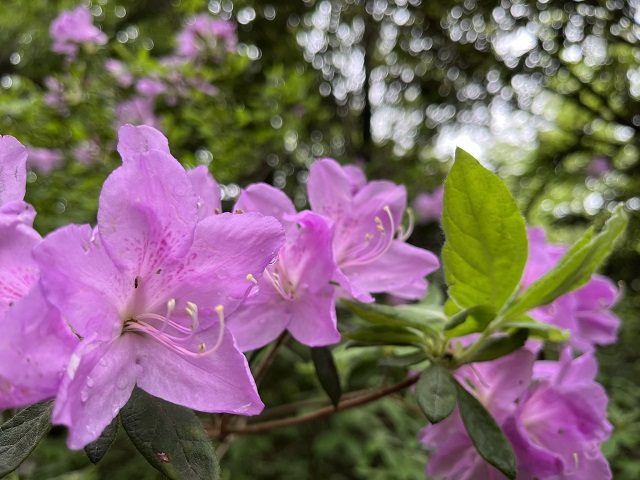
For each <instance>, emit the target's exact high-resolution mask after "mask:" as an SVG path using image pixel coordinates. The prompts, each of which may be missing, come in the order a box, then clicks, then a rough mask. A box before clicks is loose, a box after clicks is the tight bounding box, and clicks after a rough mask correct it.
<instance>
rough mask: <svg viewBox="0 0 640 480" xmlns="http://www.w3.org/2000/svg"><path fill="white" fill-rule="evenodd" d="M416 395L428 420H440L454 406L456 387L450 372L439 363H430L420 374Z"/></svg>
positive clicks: (432, 421) (447, 414) (451, 410)
mask: <svg viewBox="0 0 640 480" xmlns="http://www.w3.org/2000/svg"><path fill="white" fill-rule="evenodd" d="M416 397H417V399H418V405H420V408H421V409H422V411H423V412H424V414H425V415H426V416H427V418H428V419H429V421H430V422H431V423H438V422H441V421H442V420H444V419H445V418H447V417H448V416H449V415H450V414H451V412H453V409H454V408H455V406H456V387H455V385H454V383H453V380H452V378H451V374H450V373H449V372H448V371H447V369H446V368H444V367H441V366H440V365H431V366H430V367H429V368H427V369H426V370H425V371H424V372H422V375H420V380H418V384H417V385H416Z"/></svg>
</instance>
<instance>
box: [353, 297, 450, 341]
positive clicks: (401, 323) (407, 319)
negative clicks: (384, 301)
mask: <svg viewBox="0 0 640 480" xmlns="http://www.w3.org/2000/svg"><path fill="white" fill-rule="evenodd" d="M342 303H343V305H344V306H345V307H347V308H348V309H349V310H350V311H351V313H353V314H355V315H357V316H358V317H360V318H362V319H363V320H366V321H367V322H369V323H373V324H374V325H378V326H385V327H412V328H416V329H418V330H421V331H423V332H425V333H427V334H429V335H433V336H439V335H440V332H441V326H442V325H443V324H444V322H445V321H446V316H445V315H444V313H443V312H442V308H441V307H439V306H437V305H420V304H417V305H401V306H397V307H392V306H389V305H380V304H377V303H359V302H352V301H350V300H342Z"/></svg>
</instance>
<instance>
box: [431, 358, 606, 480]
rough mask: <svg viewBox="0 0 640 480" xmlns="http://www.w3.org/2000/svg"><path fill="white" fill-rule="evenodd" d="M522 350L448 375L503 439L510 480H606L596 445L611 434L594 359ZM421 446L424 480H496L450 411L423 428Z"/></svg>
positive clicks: (498, 477)
mask: <svg viewBox="0 0 640 480" xmlns="http://www.w3.org/2000/svg"><path fill="white" fill-rule="evenodd" d="M534 358H535V356H534V355H533V354H532V353H531V352H529V351H528V350H526V349H521V350H518V351H516V352H514V353H512V354H510V355H508V356H506V357H502V358H500V359H497V360H494V361H492V362H484V363H478V364H473V365H469V366H465V367H462V368H460V369H459V370H458V371H457V372H456V374H455V376H456V378H457V379H458V381H459V382H460V383H461V384H462V385H463V386H465V388H467V390H469V391H470V392H472V393H473V394H474V395H475V396H476V397H477V398H478V399H479V400H480V401H481V402H482V403H483V404H484V405H485V407H487V409H488V410H489V411H490V412H491V414H492V415H493V416H494V418H495V419H496V421H497V422H498V424H499V425H500V426H501V427H502V429H503V430H504V432H505V434H506V435H507V438H508V439H509V441H510V442H511V444H512V446H513V449H514V452H515V455H516V459H517V465H518V478H522V479H529V480H531V479H540V480H545V479H547V480H571V479H576V480H577V479H580V480H607V479H610V478H611V471H610V469H609V465H608V463H607V461H606V460H605V458H604V456H603V455H602V452H601V451H600V446H601V445H602V442H604V441H605V440H606V439H607V438H608V437H609V435H610V433H611V425H610V424H609V422H607V420H606V406H607V397H606V394H605V392H604V389H603V388H602V386H601V385H599V384H598V383H596V382H595V380H594V378H595V374H596V370H597V368H596V362H595V359H594V358H593V356H591V355H590V354H585V355H583V356H581V357H578V358H576V359H572V357H571V353H570V350H568V349H567V350H565V351H564V352H563V354H562V355H561V358H560V360H559V361H557V362H551V361H545V362H534ZM420 439H421V441H422V442H423V443H424V444H425V445H427V446H429V447H430V448H433V449H434V451H433V452H432V454H431V455H430V458H429V462H428V464H427V472H426V473H427V475H429V476H430V478H435V479H443V478H455V479H456V480H502V479H505V478H506V477H504V476H503V475H502V474H501V473H500V472H498V471H497V470H496V469H494V468H493V467H492V466H490V465H489V464H488V463H486V462H485V461H484V460H483V459H482V458H481V457H480V455H479V454H478V453H477V452H476V450H475V448H474V447H473V445H472V443H471V439H470V438H469V436H468V434H467V433H466V430H465V429H464V425H463V423H462V420H461V418H460V414H459V413H458V411H457V409H456V410H455V411H454V412H453V414H451V416H449V417H448V418H447V419H446V420H444V421H442V422H440V423H438V424H435V425H429V426H427V427H426V428H425V429H424V430H423V432H422V434H421V438H420Z"/></svg>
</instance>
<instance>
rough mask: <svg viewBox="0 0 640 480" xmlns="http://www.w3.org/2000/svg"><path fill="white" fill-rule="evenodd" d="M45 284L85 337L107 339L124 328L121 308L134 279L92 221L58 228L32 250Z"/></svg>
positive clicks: (51, 298) (49, 295) (50, 296)
mask: <svg viewBox="0 0 640 480" xmlns="http://www.w3.org/2000/svg"><path fill="white" fill-rule="evenodd" d="M33 255H34V258H35V259H36V261H37V262H38V264H39V265H40V278H41V284H42V289H43V291H44V294H45V296H46V297H47V300H49V301H50V302H51V303H52V304H53V305H55V306H56V307H57V308H58V309H59V310H60V311H61V312H62V315H63V316H64V317H65V318H66V319H67V321H68V322H69V324H70V325H71V326H72V327H73V329H74V330H75V331H76V332H77V333H78V334H79V335H80V336H82V337H89V336H91V335H92V333H96V334H99V336H100V338H102V339H104V340H106V339H111V338H113V336H114V335H117V334H118V333H119V331H120V329H121V328H122V319H121V318H120V315H119V312H121V311H123V310H124V308H125V306H126V305H127V303H128V301H129V299H130V298H131V297H132V296H133V293H134V279H133V277H130V278H127V277H126V276H124V275H122V273H121V272H120V271H119V270H118V269H117V268H116V266H115V265H114V263H113V261H112V260H111V258H110V257H109V255H108V254H107V252H106V251H105V249H104V248H103V246H102V245H101V243H100V237H99V236H98V235H96V234H95V232H94V231H92V230H91V227H90V226H89V225H68V226H66V227H62V228H60V229H59V230H56V231H54V232H52V233H50V234H49V235H47V237H46V238H45V239H44V240H43V241H42V243H41V244H40V245H38V247H37V248H36V249H35V250H34V252H33Z"/></svg>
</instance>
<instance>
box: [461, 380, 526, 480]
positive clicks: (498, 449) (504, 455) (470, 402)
mask: <svg viewBox="0 0 640 480" xmlns="http://www.w3.org/2000/svg"><path fill="white" fill-rule="evenodd" d="M455 388H456V397H457V399H458V408H459V409H460V416H461V417H462V422H463V423H464V427H465V428H466V430H467V433H468V434H469V437H470V438H471V441H472V442H473V445H474V446H475V447H476V450H477V451H478V453H479V454H480V456H481V457H482V458H484V459H485V460H486V461H487V462H489V463H490V464H491V465H493V466H494V467H496V468H497V469H498V470H500V471H501V472H502V473H504V474H505V475H506V476H507V477H508V478H511V479H515V478H516V471H517V467H516V458H515V455H514V454H513V448H512V447H511V444H510V443H509V440H507V437H506V436H505V434H504V432H503V431H502V430H501V429H500V427H499V426H498V424H497V423H496V421H495V420H494V418H493V417H492V416H491V414H490V413H489V412H488V411H487V409H486V408H484V405H482V404H481V403H480V402H479V401H478V399H477V398H476V397H474V396H473V395H471V394H470V393H469V392H468V391H467V390H466V389H465V388H464V387H463V386H462V385H460V384H459V383H457V382H456V384H455Z"/></svg>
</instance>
